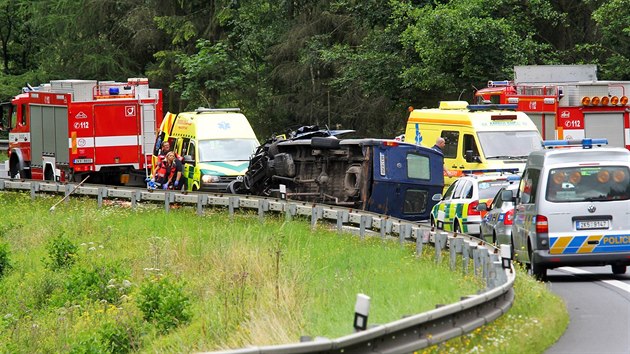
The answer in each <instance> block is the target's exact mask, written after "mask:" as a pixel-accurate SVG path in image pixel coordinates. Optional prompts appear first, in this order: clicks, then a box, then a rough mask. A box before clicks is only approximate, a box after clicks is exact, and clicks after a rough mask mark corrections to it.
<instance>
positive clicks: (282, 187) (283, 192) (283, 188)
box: [280, 184, 287, 200]
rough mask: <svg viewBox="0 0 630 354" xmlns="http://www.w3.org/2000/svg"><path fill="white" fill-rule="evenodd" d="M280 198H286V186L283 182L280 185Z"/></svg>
mask: <svg viewBox="0 0 630 354" xmlns="http://www.w3.org/2000/svg"><path fill="white" fill-rule="evenodd" d="M280 199H282V200H285V199H287V186H286V185H285V184H281V185H280Z"/></svg>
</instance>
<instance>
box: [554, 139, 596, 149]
mask: <svg viewBox="0 0 630 354" xmlns="http://www.w3.org/2000/svg"><path fill="white" fill-rule="evenodd" d="M593 145H597V146H601V145H608V139H606V138H603V139H591V138H585V139H573V140H545V141H543V146H544V147H546V148H553V147H556V146H582V148H583V149H591V148H592V147H593Z"/></svg>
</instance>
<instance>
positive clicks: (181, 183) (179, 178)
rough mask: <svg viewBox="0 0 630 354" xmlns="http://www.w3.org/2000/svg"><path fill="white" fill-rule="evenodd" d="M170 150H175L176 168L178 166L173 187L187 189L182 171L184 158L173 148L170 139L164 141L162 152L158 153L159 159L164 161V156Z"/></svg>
mask: <svg viewBox="0 0 630 354" xmlns="http://www.w3.org/2000/svg"><path fill="white" fill-rule="evenodd" d="M169 152H173V154H175V168H176V172H175V179H174V180H173V185H172V187H173V188H172V189H176V190H178V189H182V188H184V189H185V182H186V181H185V179H184V178H183V175H182V172H183V170H184V165H183V162H182V161H183V158H182V157H181V156H179V155H177V153H176V152H175V151H173V150H171V144H170V143H169V142H168V140H166V141H164V142H163V143H162V148H161V149H160V154H159V155H158V161H160V162H162V161H164V158H165V157H166V154H168V153H169Z"/></svg>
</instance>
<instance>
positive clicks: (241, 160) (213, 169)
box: [153, 108, 259, 192]
mask: <svg viewBox="0 0 630 354" xmlns="http://www.w3.org/2000/svg"><path fill="white" fill-rule="evenodd" d="M164 141H168V142H169V143H170V146H171V150H172V151H175V152H176V153H177V154H178V155H179V156H181V157H182V158H183V176H184V177H185V184H186V189H187V190H189V191H196V190H204V191H212V192H226V191H227V186H228V184H229V183H230V182H232V181H233V180H236V179H239V178H242V176H243V175H244V174H245V172H246V171H247V167H248V165H249V159H250V157H251V156H252V154H253V153H254V151H255V150H256V148H257V147H258V145H259V142H258V139H257V138H256V134H255V133H254V130H253V129H252V127H251V125H250V124H249V121H248V120H247V118H246V117H245V116H244V115H243V114H242V113H241V112H240V109H238V108H218V109H211V108H198V109H197V110H195V111H194V112H182V113H179V114H173V113H170V112H169V113H166V115H165V117H164V120H163V121H162V125H161V127H160V131H159V132H158V135H157V139H156V142H155V146H154V149H153V166H156V165H157V161H158V156H159V155H160V149H161V146H162V142H164Z"/></svg>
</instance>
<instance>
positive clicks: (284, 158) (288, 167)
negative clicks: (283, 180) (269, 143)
mask: <svg viewBox="0 0 630 354" xmlns="http://www.w3.org/2000/svg"><path fill="white" fill-rule="evenodd" d="M273 161H274V164H273V166H274V169H275V171H276V174H277V175H278V176H283V177H295V163H294V162H293V157H292V156H291V155H289V154H287V153H281V154H277V155H276V156H275V157H274V159H273Z"/></svg>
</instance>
